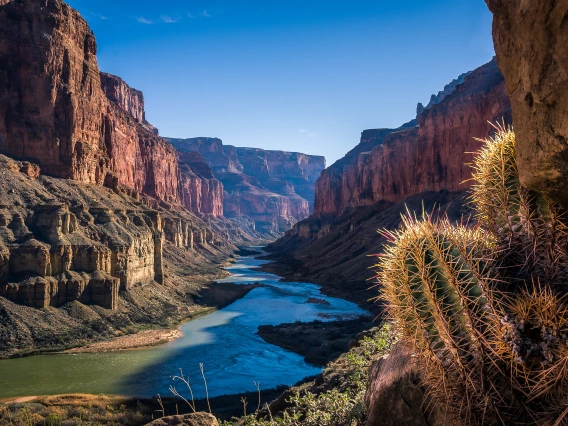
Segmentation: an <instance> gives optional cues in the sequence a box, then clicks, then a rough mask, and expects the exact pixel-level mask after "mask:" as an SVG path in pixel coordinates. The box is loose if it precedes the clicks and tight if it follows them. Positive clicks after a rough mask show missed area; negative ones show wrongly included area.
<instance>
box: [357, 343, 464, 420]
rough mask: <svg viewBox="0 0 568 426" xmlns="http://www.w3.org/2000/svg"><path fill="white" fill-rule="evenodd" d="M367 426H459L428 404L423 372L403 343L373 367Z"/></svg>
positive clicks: (367, 399)
mask: <svg viewBox="0 0 568 426" xmlns="http://www.w3.org/2000/svg"><path fill="white" fill-rule="evenodd" d="M365 406H366V408H367V422H366V426H398V425H408V426H446V425H448V426H450V425H454V426H457V425H459V423H456V422H454V421H452V420H451V419H450V418H449V417H448V416H447V415H446V414H445V413H444V412H443V410H442V409H441V407H438V406H435V405H433V404H432V403H431V402H430V401H428V400H427V395H426V390H425V388H424V387H423V386H422V375H421V373H420V368H419V366H418V364H417V362H416V360H415V358H414V356H413V355H412V353H411V352H410V351H409V350H408V349H406V348H405V347H404V346H403V345H401V344H400V343H399V344H397V345H396V346H395V347H394V348H393V349H392V350H391V352H390V354H389V355H387V356H386V357H384V358H380V359H379V360H377V361H375V362H374V363H373V364H372V366H371V371H370V373H369V381H368V384H367V391H366V393H365Z"/></svg>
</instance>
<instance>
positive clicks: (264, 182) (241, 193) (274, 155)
mask: <svg viewBox="0 0 568 426" xmlns="http://www.w3.org/2000/svg"><path fill="white" fill-rule="evenodd" d="M168 140H169V141H170V142H171V143H172V144H173V146H174V147H175V148H176V149H177V150H178V151H179V152H180V155H183V154H184V153H188V152H199V153H200V154H201V155H203V157H204V158H205V161H206V162H207V164H208V165H209V166H210V167H211V169H212V171H213V173H214V175H215V177H216V178H217V179H219V180H220V181H221V182H222V184H223V188H224V199H223V212H224V215H225V216H226V217H228V218H231V219H236V220H241V219H244V220H252V221H253V222H254V224H255V227H256V229H257V230H258V231H260V232H262V233H265V234H269V235H278V234H280V233H281V232H284V231H286V230H288V229H290V228H291V227H292V225H294V224H295V223H296V222H297V221H298V220H301V219H304V218H306V217H308V216H309V214H310V201H308V200H311V199H313V196H314V189H315V181H316V179H317V177H318V176H319V174H320V172H321V170H322V169H323V168H324V167H325V159H324V158H323V157H320V156H312V155H306V154H301V153H292V152H284V151H267V150H262V149H257V148H237V147H234V146H231V145H223V142H222V141H221V140H220V139H217V138H192V139H168ZM180 158H181V157H180Z"/></svg>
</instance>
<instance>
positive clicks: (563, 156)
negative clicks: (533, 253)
mask: <svg viewBox="0 0 568 426" xmlns="http://www.w3.org/2000/svg"><path fill="white" fill-rule="evenodd" d="M486 3H487V5H488V6H489V9H490V10H491V12H493V41H494V44H495V52H496V54H497V59H498V61H499V68H500V69H501V71H502V72H503V74H504V75H505V82H506V84H507V92H508V94H509V97H510V98H511V102H512V104H513V119H514V121H515V136H516V143H517V164H518V166H519V175H520V178H521V182H522V183H523V185H525V186H526V187H527V188H530V189H534V190H536V191H540V192H543V193H545V194H548V195H549V196H550V197H552V198H553V199H555V200H556V201H557V202H559V203H560V204H561V205H563V206H564V207H565V208H568V179H566V176H567V175H568V161H567V158H568V97H567V93H568V28H567V26H568V21H567V19H566V18H567V17H568V3H567V2H565V1H549V0H531V1H522V2H518V1H506V0H486Z"/></svg>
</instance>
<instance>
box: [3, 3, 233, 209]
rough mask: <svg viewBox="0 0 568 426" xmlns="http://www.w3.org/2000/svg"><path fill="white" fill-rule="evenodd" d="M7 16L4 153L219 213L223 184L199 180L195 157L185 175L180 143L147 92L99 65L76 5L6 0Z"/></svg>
mask: <svg viewBox="0 0 568 426" xmlns="http://www.w3.org/2000/svg"><path fill="white" fill-rule="evenodd" d="M0 23H1V24H0V63H2V64H3V65H2V67H1V70H0V152H2V153H4V154H6V155H9V156H10V157H14V158H16V159H20V160H29V161H31V162H34V163H36V164H38V165H39V166H40V167H41V169H42V172H43V173H45V174H47V175H50V176H54V177H60V178H66V179H74V180H77V181H80V182H84V183H94V184H99V185H103V184H104V185H107V186H110V187H113V186H116V185H117V184H122V185H125V186H127V187H129V188H132V189H133V190H134V191H137V192H140V193H143V194H147V195H150V196H152V197H154V198H156V199H157V200H158V201H161V202H165V203H167V204H174V205H180V204H183V205H185V207H187V208H188V209H189V210H190V211H192V212H194V213H197V214H213V215H221V214H222V189H221V188H220V184H219V182H218V181H211V180H209V179H205V180H203V181H201V182H199V180H200V177H199V174H195V173H194V174H193V175H192V176H189V175H188V173H190V172H188V169H189V168H190V167H191V166H190V165H188V164H186V165H185V166H184V171H185V172H184V176H185V177H182V176H181V175H182V173H181V171H180V169H179V165H178V158H177V153H176V151H175V150H174V149H173V147H172V146H171V145H170V144H169V143H167V142H166V141H164V140H163V139H162V138H160V137H159V136H158V131H157V129H156V128H155V127H153V126H152V125H151V124H149V123H148V122H147V121H146V117H145V112H144V96H143V94H142V92H140V91H138V90H135V89H133V88H131V87H129V86H128V85H127V84H126V82H124V81H123V80H122V79H121V78H119V77H116V76H113V75H111V74H106V73H100V72H99V69H98V65H97V58H96V53H97V45H96V41H95V37H94V35H93V33H92V31H91V30H90V28H89V26H88V25H87V23H86V22H85V20H84V19H83V18H82V17H81V16H80V15H79V13H78V12H77V11H75V10H73V9H72V8H71V7H69V6H68V5H66V4H65V3H64V2H62V1H60V0H46V1H40V0H29V1H25V2H24V1H20V0H4V1H2V2H1V3H0ZM193 164H194V165H195V164H196V163H195V162H193ZM190 174H191V173H190ZM208 191H210V193H209V192H208ZM190 193H191V194H192V195H191V196H190ZM197 193H199V194H200V196H199V197H197ZM219 194H221V195H219ZM202 200H203V205H202V204H201V201H202Z"/></svg>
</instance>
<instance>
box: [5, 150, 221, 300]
mask: <svg viewBox="0 0 568 426" xmlns="http://www.w3.org/2000/svg"><path fill="white" fill-rule="evenodd" d="M29 170H36V168H35V167H33V166H31V165H29V164H27V165H26V164H25V163H20V162H18V161H14V160H12V159H9V158H7V157H5V156H3V155H0V174H2V176H3V179H2V180H1V181H0V296H3V297H5V298H7V299H9V300H11V301H13V302H16V303H20V304H24V305H28V306H32V307H37V308H44V307H47V306H56V307H57V306H61V305H63V304H66V303H68V302H71V301H75V300H77V301H79V302H82V303H87V304H97V305H100V306H103V307H105V308H108V309H117V308H118V293H119V291H122V292H124V291H129V290H131V289H132V288H133V287H135V286H140V285H146V284H149V283H152V282H158V283H163V282H164V276H165V274H164V271H163V269H164V266H163V245H164V241H168V243H169V242H171V243H173V244H174V245H175V246H177V247H179V248H181V249H185V250H193V249H194V242H193V241H194V239H195V240H196V244H199V245H200V246H207V247H209V248H210V246H214V245H216V244H217V241H216V236H215V234H214V232H213V231H212V230H211V229H210V228H208V227H207V225H206V224H205V223H203V222H202V221H200V220H199V219H198V218H196V217H195V216H193V215H191V213H189V212H187V211H185V210H183V209H180V210H179V211H166V210H163V209H162V210H160V211H157V210H156V209H160V207H159V206H156V209H151V208H149V207H147V206H146V205H145V204H144V203H141V202H140V201H138V200H135V199H132V198H130V197H128V196H127V195H124V193H123V192H122V191H119V192H118V193H117V192H115V191H111V190H110V189H106V188H103V187H100V186H96V185H89V184H83V183H78V182H75V181H72V180H63V179H56V178H47V177H45V176H39V177H35V178H34V179H31V178H30V177H29V174H28V171H29ZM154 201H156V200H154Z"/></svg>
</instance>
